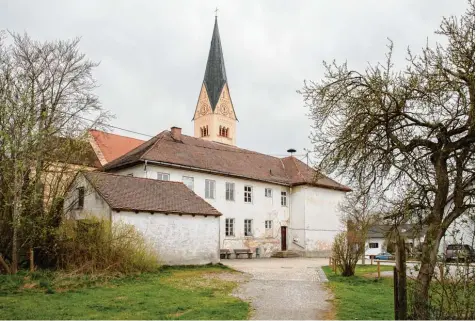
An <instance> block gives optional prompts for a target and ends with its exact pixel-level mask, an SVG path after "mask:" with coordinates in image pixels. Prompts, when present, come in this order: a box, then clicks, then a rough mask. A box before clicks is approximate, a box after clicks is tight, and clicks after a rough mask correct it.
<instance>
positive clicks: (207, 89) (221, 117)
mask: <svg viewBox="0 0 476 321" xmlns="http://www.w3.org/2000/svg"><path fill="white" fill-rule="evenodd" d="M217 20H218V19H217V17H216V15H215V26H214V27H213V35H212V41H211V43H210V52H209V53H208V60H207V67H206V69H205V76H204V77H203V82H202V86H201V89H200V94H199V96H198V101H197V106H196V107H195V113H194V116H193V122H194V127H195V129H194V136H195V137H199V138H201V139H204V140H209V141H215V142H220V143H223V144H229V145H235V144H236V121H237V119H236V114H235V109H234V108H233V102H232V100H231V96H230V89H229V88H228V80H227V78H226V71H225V59H223V50H222V48H221V40H220V33H219V32H218V21H217Z"/></svg>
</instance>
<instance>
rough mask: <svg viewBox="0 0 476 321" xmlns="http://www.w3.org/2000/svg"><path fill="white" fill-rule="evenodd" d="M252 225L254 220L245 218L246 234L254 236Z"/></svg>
mask: <svg viewBox="0 0 476 321" xmlns="http://www.w3.org/2000/svg"><path fill="white" fill-rule="evenodd" d="M252 225H253V220H250V219H246V220H245V236H253V230H252V227H253V226H252Z"/></svg>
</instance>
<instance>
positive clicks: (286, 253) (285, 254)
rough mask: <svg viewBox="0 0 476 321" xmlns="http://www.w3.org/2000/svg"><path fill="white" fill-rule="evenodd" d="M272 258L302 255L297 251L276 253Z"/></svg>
mask: <svg viewBox="0 0 476 321" xmlns="http://www.w3.org/2000/svg"><path fill="white" fill-rule="evenodd" d="M271 257H278V258H287V257H301V255H300V254H299V253H297V252H295V251H290V250H288V251H277V252H274V253H273V255H271Z"/></svg>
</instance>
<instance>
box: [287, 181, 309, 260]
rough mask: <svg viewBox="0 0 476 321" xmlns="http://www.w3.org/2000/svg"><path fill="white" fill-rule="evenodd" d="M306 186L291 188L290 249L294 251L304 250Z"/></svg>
mask: <svg viewBox="0 0 476 321" xmlns="http://www.w3.org/2000/svg"><path fill="white" fill-rule="evenodd" d="M306 191H307V189H306V186H296V187H293V188H292V194H291V197H292V198H291V205H290V206H291V213H292V215H291V224H290V227H289V237H288V239H289V243H288V244H290V245H291V246H290V249H292V250H295V251H305V247H306V244H305V242H306V233H305V216H304V211H305V203H306Z"/></svg>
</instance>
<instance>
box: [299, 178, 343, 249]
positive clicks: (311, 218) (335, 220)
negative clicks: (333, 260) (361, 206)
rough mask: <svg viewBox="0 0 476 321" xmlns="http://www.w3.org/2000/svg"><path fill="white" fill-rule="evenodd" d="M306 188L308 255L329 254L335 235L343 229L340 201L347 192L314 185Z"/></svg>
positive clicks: (306, 242)
mask: <svg viewBox="0 0 476 321" xmlns="http://www.w3.org/2000/svg"><path fill="white" fill-rule="evenodd" d="M304 188H305V190H306V193H305V196H306V202H305V205H304V206H305V217H304V220H305V229H306V230H305V237H306V240H305V246H306V255H307V256H319V257H326V256H329V255H330V251H331V248H332V242H333V240H334V237H335V235H336V234H337V233H338V232H340V231H342V230H343V227H342V226H341V222H340V213H339V203H340V202H342V201H343V200H344V196H345V193H344V192H341V191H335V190H330V189H325V188H320V187H313V186H305V187H304Z"/></svg>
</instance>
